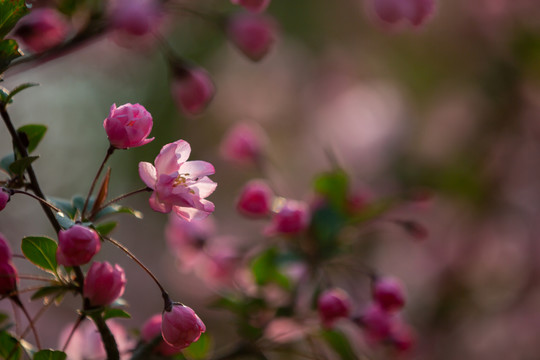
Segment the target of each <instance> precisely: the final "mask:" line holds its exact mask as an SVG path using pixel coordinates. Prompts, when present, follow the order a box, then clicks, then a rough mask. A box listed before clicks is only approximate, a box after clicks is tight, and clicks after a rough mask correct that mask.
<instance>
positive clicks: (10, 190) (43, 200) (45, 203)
mask: <svg viewBox="0 0 540 360" xmlns="http://www.w3.org/2000/svg"><path fill="white" fill-rule="evenodd" d="M4 189H6V190H7V191H8V192H9V193H11V194H24V195H27V196H30V197H31V198H34V199H36V200H37V201H39V202H40V203H41V204H43V205H45V206H48V207H49V208H51V209H52V210H54V211H56V212H58V213H61V212H62V210H60V209H59V208H57V207H56V206H54V205H53V204H51V203H50V202H48V201H47V200H45V199H42V198H40V197H39V196H36V195H34V194H32V193H29V192H27V191H24V190H17V189H9V188H4Z"/></svg>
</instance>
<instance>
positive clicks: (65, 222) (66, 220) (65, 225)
mask: <svg viewBox="0 0 540 360" xmlns="http://www.w3.org/2000/svg"><path fill="white" fill-rule="evenodd" d="M54 217H55V218H56V220H57V221H58V223H59V224H60V226H61V227H62V229H64V230H66V229H69V228H70V227H72V226H73V225H75V221H74V220H73V219H71V218H70V217H69V216H67V215H66V214H64V213H55V214H54Z"/></svg>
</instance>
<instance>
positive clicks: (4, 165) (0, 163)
mask: <svg viewBox="0 0 540 360" xmlns="http://www.w3.org/2000/svg"><path fill="white" fill-rule="evenodd" d="M14 161H15V154H14V153H11V154H8V155H6V156H4V157H3V158H2V160H0V168H1V169H2V170H4V171H5V172H6V173H8V174H9V175H12V174H13V173H12V172H11V170H9V166H10V165H11V164H13V162H14Z"/></svg>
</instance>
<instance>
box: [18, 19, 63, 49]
mask: <svg viewBox="0 0 540 360" xmlns="http://www.w3.org/2000/svg"><path fill="white" fill-rule="evenodd" d="M69 31H70V27H69V25H68V23H67V21H66V20H65V19H64V18H63V17H62V15H61V14H60V13H59V12H57V11H56V10H54V9H49V8H41V9H36V10H32V11H31V12H30V14H28V15H26V16H25V17H23V18H22V19H21V20H19V22H18V23H17V27H16V29H15V31H14V33H13V35H14V36H15V37H16V38H18V39H19V40H20V41H21V42H22V44H23V45H24V46H26V47H27V48H29V49H30V50H31V51H33V52H36V53H40V52H44V51H46V50H49V49H51V48H53V47H55V46H58V45H60V44H62V43H63V42H64V40H65V39H66V38H67V36H68V33H69Z"/></svg>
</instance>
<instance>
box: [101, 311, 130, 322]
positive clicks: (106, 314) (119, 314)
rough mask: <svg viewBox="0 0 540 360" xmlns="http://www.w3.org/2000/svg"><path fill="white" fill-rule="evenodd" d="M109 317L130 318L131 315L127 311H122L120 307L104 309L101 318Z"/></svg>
mask: <svg viewBox="0 0 540 360" xmlns="http://www.w3.org/2000/svg"><path fill="white" fill-rule="evenodd" d="M111 318H124V319H131V315H130V314H129V313H128V312H127V311H124V310H122V309H117V308H107V309H105V312H104V313H103V320H107V319H111Z"/></svg>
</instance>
